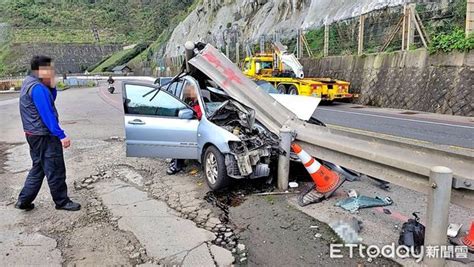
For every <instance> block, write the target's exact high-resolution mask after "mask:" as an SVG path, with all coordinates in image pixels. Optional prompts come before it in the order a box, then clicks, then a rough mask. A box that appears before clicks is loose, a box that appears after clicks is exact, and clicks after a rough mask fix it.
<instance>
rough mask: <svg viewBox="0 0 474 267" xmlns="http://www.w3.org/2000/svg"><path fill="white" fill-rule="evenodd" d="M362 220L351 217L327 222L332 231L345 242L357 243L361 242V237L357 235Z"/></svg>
mask: <svg viewBox="0 0 474 267" xmlns="http://www.w3.org/2000/svg"><path fill="white" fill-rule="evenodd" d="M361 224H362V222H361V221H359V220H357V219H356V218H354V217H352V218H351V219H350V220H349V221H343V220H339V221H336V222H333V223H331V224H329V226H330V227H331V228H332V229H333V230H334V232H335V233H336V234H337V235H338V236H339V238H341V239H342V240H343V241H344V243H346V244H357V243H360V242H362V238H361V237H360V236H359V232H360V230H361Z"/></svg>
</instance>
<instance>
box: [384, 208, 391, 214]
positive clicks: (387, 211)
mask: <svg viewBox="0 0 474 267" xmlns="http://www.w3.org/2000/svg"><path fill="white" fill-rule="evenodd" d="M383 213H385V214H388V215H390V214H392V212H391V211H390V210H389V209H383Z"/></svg>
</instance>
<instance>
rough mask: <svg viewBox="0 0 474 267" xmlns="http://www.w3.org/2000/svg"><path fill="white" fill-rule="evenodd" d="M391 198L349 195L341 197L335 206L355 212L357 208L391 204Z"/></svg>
mask: <svg viewBox="0 0 474 267" xmlns="http://www.w3.org/2000/svg"><path fill="white" fill-rule="evenodd" d="M392 204H393V200H392V199H391V198H390V197H386V198H384V199H382V198H380V197H378V196H377V197H375V198H373V197H368V196H358V197H349V198H346V199H343V200H341V201H339V202H337V203H336V206H338V207H341V208H343V209H345V210H348V211H350V212H356V211H358V210H359V209H363V208H371V207H381V206H388V205H392Z"/></svg>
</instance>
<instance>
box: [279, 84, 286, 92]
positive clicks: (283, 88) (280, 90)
mask: <svg viewBox="0 0 474 267" xmlns="http://www.w3.org/2000/svg"><path fill="white" fill-rule="evenodd" d="M277 90H278V93H280V94H286V86H285V85H284V84H279V85H278V86H277Z"/></svg>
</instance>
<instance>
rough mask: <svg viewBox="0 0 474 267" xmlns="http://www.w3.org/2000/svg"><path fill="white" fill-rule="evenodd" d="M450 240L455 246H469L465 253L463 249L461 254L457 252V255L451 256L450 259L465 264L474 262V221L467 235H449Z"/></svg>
mask: <svg viewBox="0 0 474 267" xmlns="http://www.w3.org/2000/svg"><path fill="white" fill-rule="evenodd" d="M450 227H451V225H450ZM448 230H449V228H448ZM449 242H450V243H451V244H453V245H455V246H465V247H467V251H465V253H464V251H463V252H462V253H461V255H460V254H455V255H454V256H455V257H451V258H449V259H448V260H453V261H459V262H462V263H464V264H469V263H473V262H474V222H472V223H471V228H470V229H469V231H468V232H467V234H466V235H465V236H461V237H458V238H454V237H449Z"/></svg>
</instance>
